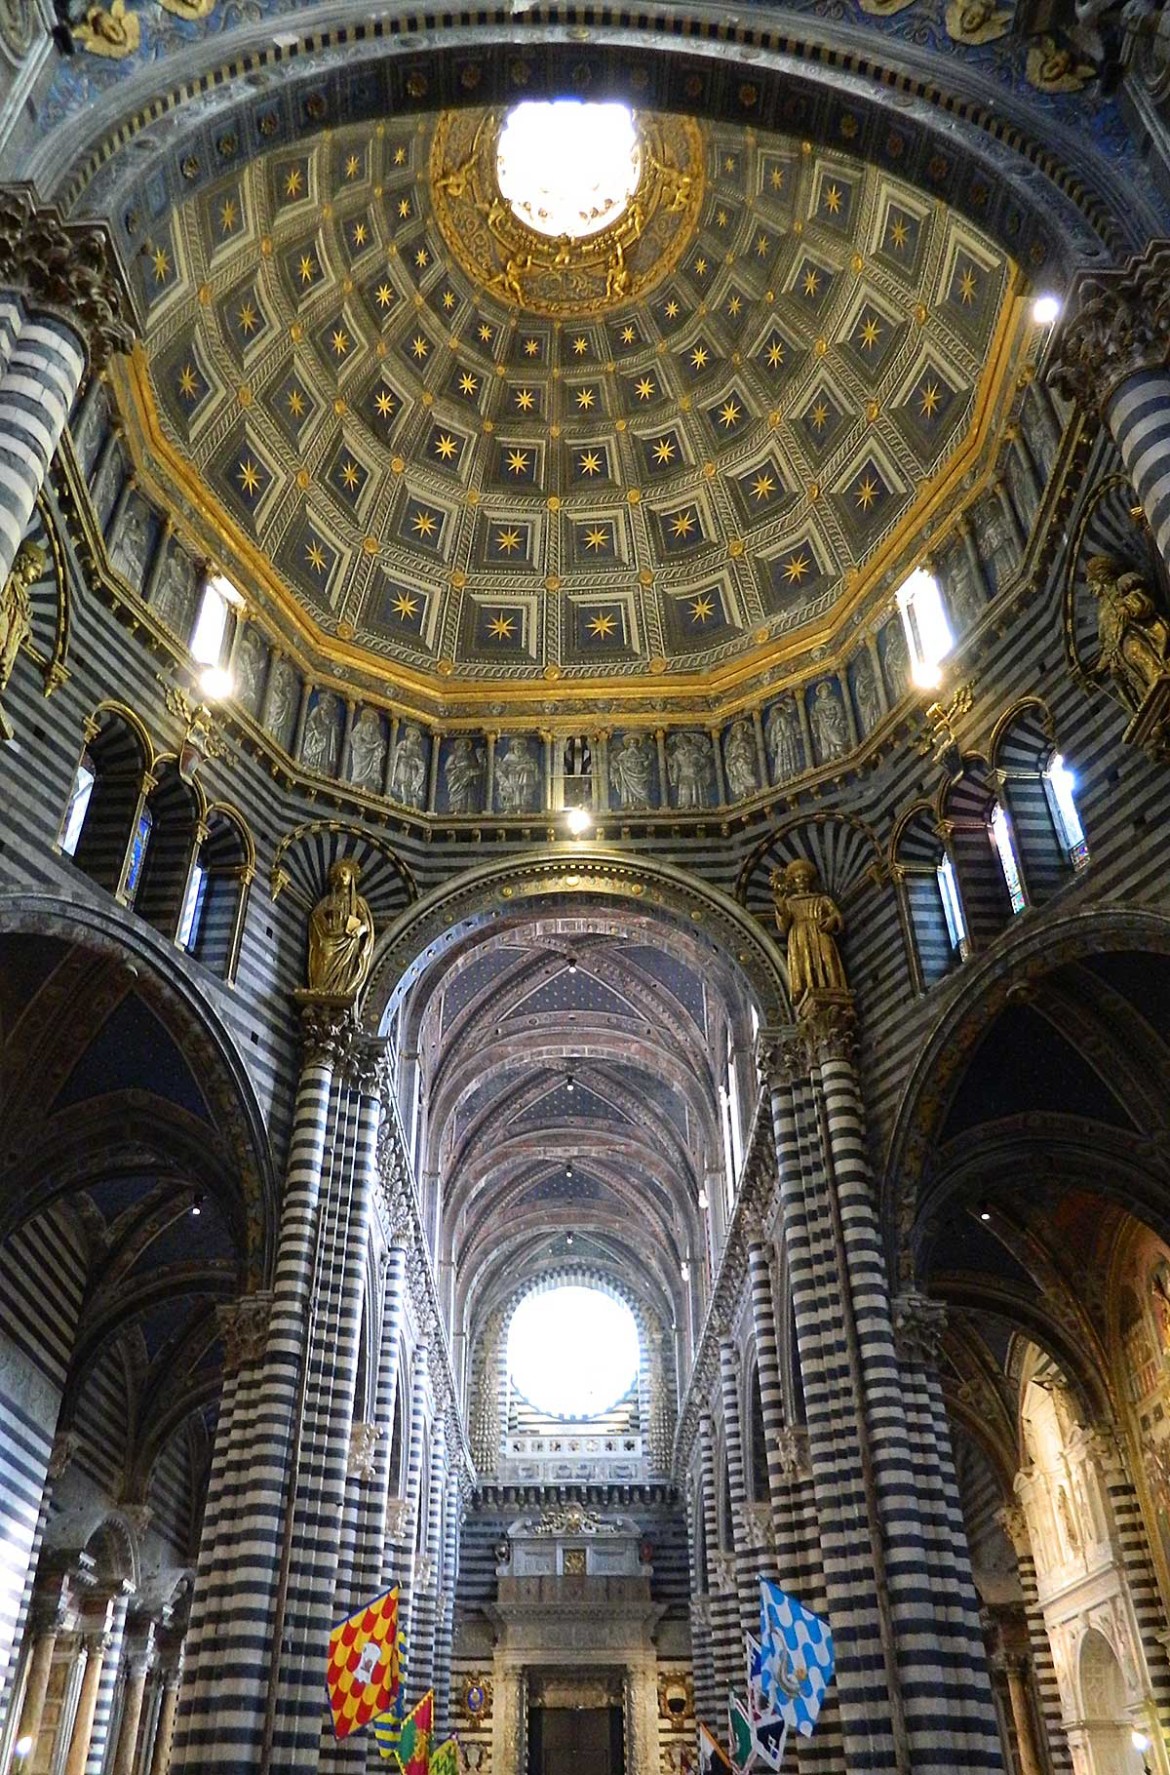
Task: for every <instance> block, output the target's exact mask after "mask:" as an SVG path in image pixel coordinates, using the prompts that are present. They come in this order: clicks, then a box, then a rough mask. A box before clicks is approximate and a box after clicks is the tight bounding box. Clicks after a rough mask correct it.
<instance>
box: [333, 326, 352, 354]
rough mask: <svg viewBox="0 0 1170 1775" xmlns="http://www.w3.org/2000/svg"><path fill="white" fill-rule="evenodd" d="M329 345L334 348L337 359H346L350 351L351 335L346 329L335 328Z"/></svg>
mask: <svg viewBox="0 0 1170 1775" xmlns="http://www.w3.org/2000/svg"><path fill="white" fill-rule="evenodd" d="M329 343H330V344H331V345H332V347H333V352H334V356H335V357H344V356H345V354H346V352H347V351H348V350H349V334H348V333H347V332H346V330H345V328H344V327H334V329H333V332H332V334H331V336H330V340H329Z"/></svg>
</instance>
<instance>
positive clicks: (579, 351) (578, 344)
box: [573, 338, 589, 357]
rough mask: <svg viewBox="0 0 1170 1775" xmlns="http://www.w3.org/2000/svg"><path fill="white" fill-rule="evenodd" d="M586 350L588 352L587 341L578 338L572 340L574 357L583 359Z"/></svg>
mask: <svg viewBox="0 0 1170 1775" xmlns="http://www.w3.org/2000/svg"><path fill="white" fill-rule="evenodd" d="M588 350H589V341H588V339H580V338H578V339H574V340H573V354H574V356H575V357H584V356H585V353H586V352H587V351H588Z"/></svg>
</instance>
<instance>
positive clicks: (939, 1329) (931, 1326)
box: [892, 1291, 947, 1364]
mask: <svg viewBox="0 0 1170 1775" xmlns="http://www.w3.org/2000/svg"><path fill="white" fill-rule="evenodd" d="M892 1311H893V1320H894V1342H895V1343H896V1345H897V1346H898V1354H899V1356H900V1357H901V1358H902V1360H903V1362H912V1363H916V1364H923V1363H935V1362H937V1361H938V1353H939V1349H940V1347H941V1345H942V1339H943V1333H944V1332H945V1330H946V1328H947V1310H946V1308H945V1307H944V1306H943V1304H942V1302H941V1301H938V1300H931V1298H930V1296H929V1295H926V1294H919V1293H918V1292H917V1291H913V1292H910V1293H907V1294H899V1295H896V1296H895V1298H894V1301H893V1308H892Z"/></svg>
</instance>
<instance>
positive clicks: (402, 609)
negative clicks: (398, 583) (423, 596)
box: [390, 592, 418, 622]
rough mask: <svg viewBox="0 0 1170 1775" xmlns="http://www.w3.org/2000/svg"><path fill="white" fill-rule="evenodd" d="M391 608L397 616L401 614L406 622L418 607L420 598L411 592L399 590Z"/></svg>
mask: <svg viewBox="0 0 1170 1775" xmlns="http://www.w3.org/2000/svg"><path fill="white" fill-rule="evenodd" d="M390 608H391V610H392V611H393V612H394V614H395V616H400V617H401V618H402V619H403V621H404V622H409V621H410V619H411V617H412V616H413V615H414V614H415V612H416V610H417V609H418V599H417V598H416V597H414V596H413V595H412V594H411V593H410V592H399V594H398V596H397V597H396V598H395V600H394V602H393V604H391V606H390Z"/></svg>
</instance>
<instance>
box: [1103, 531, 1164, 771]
mask: <svg viewBox="0 0 1170 1775" xmlns="http://www.w3.org/2000/svg"><path fill="white" fill-rule="evenodd" d="M1086 575H1087V579H1088V586H1089V591H1090V592H1091V594H1092V596H1093V599H1094V601H1095V603H1096V606H1097V639H1098V641H1099V642H1100V648H1101V651H1100V653H1099V654H1098V656H1097V663H1096V665H1095V667H1094V668H1093V671H1094V674H1095V675H1096V676H1097V677H1098V678H1103V679H1108V680H1109V682H1110V684H1111V686H1112V688H1113V690H1114V692H1115V694H1116V695H1117V696H1118V698H1119V699H1120V701H1121V702H1122V703H1124V704H1125V706H1126V708H1128V709H1130V710H1131V711H1132V713H1133V719H1132V721H1131V722H1130V724H1129V726H1128V727H1127V728H1126V730H1125V735H1124V737H1125V739H1126V741H1127V742H1129V743H1130V744H1132V745H1138V746H1142V747H1143V748H1145V749H1146V750H1148V751H1150V752H1152V753H1153V754H1154V755H1155V756H1158V757H1164V756H1166V754H1167V751H1168V749H1170V746H1168V742H1170V623H1168V622H1167V620H1166V618H1165V617H1164V616H1163V615H1162V614H1161V612H1160V611H1159V610H1158V607H1157V605H1156V604H1155V602H1154V599H1153V598H1152V596H1151V595H1150V590H1149V587H1148V586H1147V585H1146V582H1145V580H1144V579H1143V578H1142V576H1141V574H1140V573H1134V572H1132V571H1127V570H1125V569H1124V568H1123V567H1122V566H1121V565H1120V563H1119V562H1117V561H1114V560H1112V559H1111V558H1110V557H1109V556H1108V555H1094V556H1093V558H1092V560H1091V561H1090V562H1089V563H1088V566H1087V569H1086Z"/></svg>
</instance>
